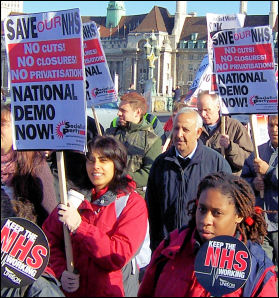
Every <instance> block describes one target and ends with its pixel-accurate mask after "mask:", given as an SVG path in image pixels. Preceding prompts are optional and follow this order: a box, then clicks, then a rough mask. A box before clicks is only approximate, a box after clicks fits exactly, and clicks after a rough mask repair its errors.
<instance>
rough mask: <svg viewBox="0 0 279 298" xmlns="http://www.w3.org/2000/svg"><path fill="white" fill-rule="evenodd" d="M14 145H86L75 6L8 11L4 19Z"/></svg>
mask: <svg viewBox="0 0 279 298" xmlns="http://www.w3.org/2000/svg"><path fill="white" fill-rule="evenodd" d="M4 32H5V42H6V50H7V53H8V63H9V70H10V76H11V106H12V119H13V142H14V144H13V146H14V149H15V150H22V149H26V150H37V149H38V150H45V149H47V150H49V149H52V150H64V149H71V150H78V151H84V150H85V145H86V116H85V115H86V114H85V108H86V104H85V92H84V90H85V74H84V65H83V63H84V58H83V48H82V44H83V40H82V22H81V17H80V12H79V9H70V10H62V11H55V12H43V13H35V14H26V15H18V16H9V17H7V18H6V19H5V22H4Z"/></svg>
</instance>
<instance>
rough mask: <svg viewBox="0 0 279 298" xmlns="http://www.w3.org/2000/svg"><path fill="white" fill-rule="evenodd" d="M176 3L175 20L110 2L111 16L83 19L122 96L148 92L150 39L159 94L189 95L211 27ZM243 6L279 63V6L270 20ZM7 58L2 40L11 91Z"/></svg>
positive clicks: (158, 11) (160, 11) (4, 82)
mask: <svg viewBox="0 0 279 298" xmlns="http://www.w3.org/2000/svg"><path fill="white" fill-rule="evenodd" d="M2 2H13V1H2ZM2 2H1V5H2ZM15 2H16V1H15ZM162 3H163V2H162ZM173 3H174V5H175V4H176V12H175V15H170V13H169V12H168V10H167V9H166V8H164V7H158V6H154V7H153V8H152V10H151V11H149V12H148V13H146V14H140V15H126V10H125V2H124V1H109V3H108V7H107V16H82V21H83V22H89V21H94V22H96V24H97V26H98V27H99V30H100V31H99V32H100V36H101V40H102V45H103V48H104V51H105V54H106V58H107V62H108V65H109V69H110V72H111V75H112V78H113V80H114V79H115V78H118V91H119V93H120V94H121V93H123V92H125V91H126V90H127V89H128V88H129V86H130V84H134V86H135V88H136V89H137V91H139V92H142V91H143V89H144V84H145V82H146V80H147V79H148V78H149V77H148V73H149V72H150V65H149V61H148V60H147V57H146V46H147V40H148V39H150V38H153V42H154V43H155V44H156V49H157V51H156V52H157V55H158V57H155V58H157V59H155V60H154V69H152V72H153V77H154V79H155V90H156V93H157V94H158V95H160V96H162V97H167V96H171V95H172V88H173V87H175V86H176V85H180V86H181V90H182V94H185V93H187V91H188V89H189V87H190V85H191V84H192V81H193V79H194V78H195V73H196V70H197V69H198V67H199V65H200V62H201V60H202V59H203V57H204V55H205V54H206V53H207V23H206V17H205V16H197V14H196V13H194V12H192V13H188V12H187V1H176V2H173ZM239 3H240V6H239V13H245V14H246V19H245V24H244V26H245V27H250V26H262V25H270V26H271V27H272V29H273V34H274V49H275V50H274V56H275V62H276V63H277V61H278V42H277V33H278V28H277V27H278V3H277V2H276V1H270V13H269V15H249V14H248V12H249V7H248V9H247V4H248V5H249V1H240V2H239ZM1 33H3V26H2V31H1ZM155 54H156V53H155ZM5 56H6V54H5V46H4V40H3V34H1V86H4V87H7V88H8V87H9V83H8V75H7V63H6V57H5Z"/></svg>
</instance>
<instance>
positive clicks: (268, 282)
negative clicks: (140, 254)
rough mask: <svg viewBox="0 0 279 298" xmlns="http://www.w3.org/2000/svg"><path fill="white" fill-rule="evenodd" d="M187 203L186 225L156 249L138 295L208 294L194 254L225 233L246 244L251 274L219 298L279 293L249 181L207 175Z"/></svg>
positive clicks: (261, 217)
mask: <svg viewBox="0 0 279 298" xmlns="http://www.w3.org/2000/svg"><path fill="white" fill-rule="evenodd" d="M188 206H189V209H190V210H189V212H190V214H192V220H191V221H190V223H189V226H188V227H184V228H182V229H181V230H174V231H173V232H172V233H170V235H169V238H167V239H165V240H163V241H162V242H161V243H160V245H159V246H158V247H157V249H156V250H155V251H154V253H153V255H152V259H151V262H150V264H149V266H148V267H147V269H146V271H145V275H144V278H143V281H142V283H141V285H140V289H139V292H138V296H139V297H210V293H209V292H208V291H206V290H205V288H204V287H203V286H202V285H201V284H200V283H199V282H198V280H197V278H196V276H195V273H194V264H195V257H196V255H197V252H198V249H199V247H200V246H201V245H202V244H203V243H204V242H205V241H207V240H210V239H211V238H213V237H216V236H220V235H228V236H234V237H237V238H238V239H239V240H242V241H243V242H244V243H245V244H246V246H247V247H248V249H249V251H250V255H251V272H250V275H249V278H248V280H247V281H246V283H245V285H244V286H243V287H241V288H239V289H238V290H236V291H234V292H233V293H230V294H226V295H224V296H223V297H278V295H277V290H276V280H277V277H276V273H275V271H274V267H275V266H274V265H273V263H272V262H271V260H270V259H268V257H267V255H266V254H265V252H264V250H263V249H262V247H261V246H260V244H261V243H262V242H263V239H264V237H265V235H266V224H265V221H264V218H263V215H262V214H261V213H262V210H261V209H259V208H257V207H256V208H255V196H254V193H253V190H252V189H251V187H250V185H249V184H248V183H247V182H246V181H245V180H243V179H242V178H240V177H239V176H235V175H231V174H226V173H222V172H220V173H216V174H211V175H208V176H206V177H205V178H204V179H203V180H202V181H201V182H200V184H199V188H198V193H197V199H196V200H194V201H192V202H190V203H189V205H188ZM191 206H192V208H190V207H191Z"/></svg>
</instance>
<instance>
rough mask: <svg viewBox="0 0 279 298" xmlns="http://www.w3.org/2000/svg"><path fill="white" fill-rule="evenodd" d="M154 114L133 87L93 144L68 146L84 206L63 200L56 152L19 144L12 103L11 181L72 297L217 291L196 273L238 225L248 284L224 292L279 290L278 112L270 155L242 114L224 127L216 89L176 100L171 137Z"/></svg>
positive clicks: (71, 173) (5, 173)
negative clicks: (190, 101)
mask: <svg viewBox="0 0 279 298" xmlns="http://www.w3.org/2000/svg"><path fill="white" fill-rule="evenodd" d="M146 117H147V103H146V99H145V98H144V97H143V96H142V95H141V94H138V93H137V92H135V91H134V90H131V91H130V92H127V93H126V94H124V95H123V96H122V97H121V100H120V105H119V111H118V118H117V119H116V120H113V121H112V124H111V127H110V128H108V129H107V130H106V131H104V130H102V133H103V135H102V136H100V135H98V133H97V130H96V125H95V124H94V125H93V126H92V129H91V133H90V134H88V135H87V138H88V145H87V152H86V154H82V153H77V152H69V154H68V155H67V158H66V164H67V165H66V176H67V187H68V189H69V188H71V189H74V190H76V191H78V192H79V193H80V194H82V196H83V198H84V200H83V201H82V203H81V204H80V205H79V206H78V207H75V206H74V205H73V204H72V203H71V202H68V204H67V205H65V204H62V203H60V198H59V191H58V189H57V184H58V182H57V181H58V180H57V179H58V177H57V168H56V161H55V159H54V160H53V157H54V156H55V155H54V154H55V152H53V153H52V154H50V156H51V157H52V158H51V159H50V158H49V159H47V158H46V156H45V155H44V154H42V152H39V151H17V150H14V149H13V145H12V144H13V143H12V122H11V108H10V105H7V104H1V189H2V190H3V191H4V192H5V195H7V196H8V197H9V199H10V200H11V202H14V201H22V200H24V201H25V202H26V205H28V204H30V206H31V207H32V210H33V214H34V220H33V221H35V222H36V223H37V224H38V225H39V226H41V227H42V229H43V231H44V232H45V234H46V236H47V239H48V241H49V245H50V259H49V264H48V267H49V268H50V269H51V271H52V275H53V278H54V279H55V280H57V281H58V283H56V286H55V287H57V285H58V286H60V289H61V291H63V294H62V292H61V294H62V296H63V295H65V296H67V297H96V296H97V297H116V296H117V297H124V296H126V297H136V296H139V297H143V296H148V297H158V296H169V297H171V296H175V297H183V296H184V297H209V296H210V293H209V292H208V291H207V290H206V289H205V288H204V287H203V286H202V285H201V284H200V283H199V281H198V280H197V279H196V277H195V274H194V261H195V256H196V254H197V251H198V249H197V247H199V246H201V245H202V244H203V243H204V242H206V241H207V240H210V239H211V238H213V237H216V236H220V235H227V236H233V237H235V238H237V239H239V240H241V241H243V243H245V244H246V245H247V247H248V248H249V251H250V253H251V258H252V264H253V266H252V269H251V273H250V277H249V278H248V280H247V282H246V283H245V285H244V286H243V287H241V288H240V289H237V290H236V291H234V292H233V293H231V294H228V295H225V296H227V297H229V296H231V297H263V296H266V297H268V296H269V297H277V296H278V295H277V291H278V281H277V274H278V115H272V116H271V115H269V116H268V133H269V138H270V139H269V141H268V142H267V143H265V144H263V145H261V146H260V147H259V158H255V156H254V154H253V144H252V140H251V138H250V135H249V133H248V132H247V129H246V128H245V127H244V126H243V124H242V123H240V122H239V121H238V120H235V119H232V118H230V117H228V116H227V117H226V122H225V124H226V125H225V133H222V132H221V127H220V126H221V116H220V106H219V103H218V100H217V99H216V97H215V96H214V95H212V94H209V92H202V93H200V94H199V96H198V100H197V109H193V108H189V107H187V105H185V104H182V105H180V104H178V103H175V111H174V112H173V115H172V117H171V120H170V121H169V123H170V125H169V126H168V125H166V126H165V134H164V135H162V134H158V132H157V133H156V130H155V129H154V121H153V123H152V121H148V120H147V119H146ZM153 119H154V118H153ZM168 139H169V140H168ZM167 140H168V141H169V143H168V145H167V146H165V147H164V143H165V142H166V141H167ZM162 148H163V150H162ZM48 162H49V164H48ZM55 173H56V177H55ZM55 181H56V182H55ZM55 185H56V186H55ZM260 191H263V192H264V196H263V197H260V196H259V193H260ZM1 200H2V192H1ZM63 226H66V227H67V229H68V231H69V233H70V239H71V244H72V247H73V264H74V271H73V272H72V271H70V270H69V269H68V268H67V260H66V255H65V243H64V237H63ZM197 244H198V245H197ZM55 290H56V289H55ZM58 292H59V291H58ZM5 293H6V294H5V296H13V294H11V292H9V291H8V292H7V291H6V292H5ZM7 293H8V294H7ZM54 295H55V293H54ZM13 297H15V295H14V296H13Z"/></svg>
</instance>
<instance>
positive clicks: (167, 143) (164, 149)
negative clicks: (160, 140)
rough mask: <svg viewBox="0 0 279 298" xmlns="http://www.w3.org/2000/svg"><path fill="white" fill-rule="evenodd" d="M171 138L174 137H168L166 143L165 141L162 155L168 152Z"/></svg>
mask: <svg viewBox="0 0 279 298" xmlns="http://www.w3.org/2000/svg"><path fill="white" fill-rule="evenodd" d="M171 138H172V135H171V134H170V135H169V136H168V137H167V139H166V141H165V144H164V146H163V149H162V153H164V152H165V151H166V150H167V148H168V146H169V144H170V141H171Z"/></svg>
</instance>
